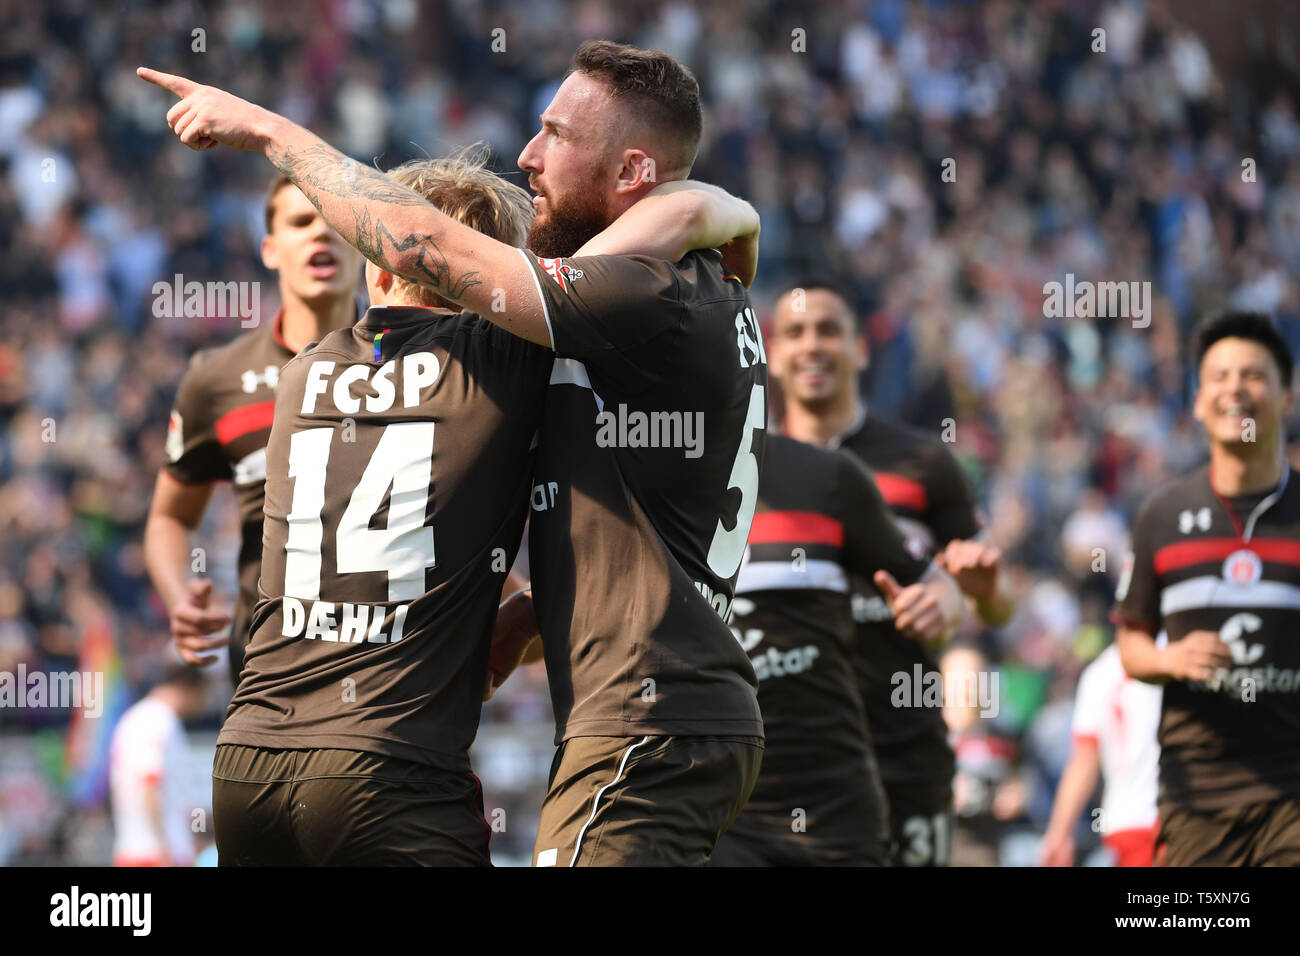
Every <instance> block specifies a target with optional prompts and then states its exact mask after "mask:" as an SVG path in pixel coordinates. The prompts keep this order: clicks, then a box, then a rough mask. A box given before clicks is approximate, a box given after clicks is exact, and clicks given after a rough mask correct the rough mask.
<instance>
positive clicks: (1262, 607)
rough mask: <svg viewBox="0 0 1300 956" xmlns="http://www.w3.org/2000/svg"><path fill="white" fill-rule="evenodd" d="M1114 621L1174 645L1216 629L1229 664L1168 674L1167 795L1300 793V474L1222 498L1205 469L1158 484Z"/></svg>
mask: <svg viewBox="0 0 1300 956" xmlns="http://www.w3.org/2000/svg"><path fill="white" fill-rule="evenodd" d="M1116 602H1117V604H1116V609H1115V618H1116V622H1117V623H1119V624H1121V625H1123V626H1126V627H1130V628H1134V629H1137V630H1142V631H1146V632H1147V633H1149V634H1151V635H1155V634H1157V633H1158V632H1160V631H1162V630H1163V631H1164V632H1165V634H1166V636H1167V637H1168V640H1169V641H1170V643H1174V642H1177V641H1181V640H1182V639H1183V638H1184V637H1186V636H1187V635H1188V634H1189V633H1191V632H1193V631H1215V632H1217V633H1218V635H1219V639H1220V640H1221V641H1223V643H1224V644H1226V645H1227V646H1228V648H1229V650H1231V652H1232V667H1230V668H1228V667H1222V668H1219V669H1218V670H1217V671H1216V672H1215V674H1214V676H1213V677H1212V678H1210V679H1209V680H1207V681H1168V682H1166V683H1165V684H1164V696H1163V706H1162V709H1161V714H1160V730H1159V734H1158V736H1159V740H1160V797H1159V799H1160V804H1161V806H1162V807H1163V808H1169V807H1179V808H1189V809H1193V810H1223V809H1226V808H1228V807H1243V806H1249V805H1250V804H1259V803H1267V802H1269V801H1272V800H1277V799H1279V798H1284V799H1292V800H1294V799H1296V798H1297V797H1300V642H1297V640H1296V633H1297V630H1300V483H1298V482H1297V481H1296V479H1295V476H1294V475H1293V474H1292V473H1291V470H1290V469H1289V468H1287V469H1286V470H1285V471H1284V472H1283V477H1282V482H1281V484H1280V485H1279V486H1278V487H1277V488H1276V489H1272V490H1271V491H1270V492H1269V493H1267V494H1264V493H1261V494H1255V495H1247V496H1243V497H1240V498H1224V497H1221V496H1219V495H1218V494H1217V493H1216V492H1215V490H1214V489H1213V488H1212V487H1211V485H1210V470H1209V467H1208V466H1207V467H1204V468H1200V469H1198V470H1197V471H1195V472H1193V473H1192V474H1190V475H1187V476H1185V477H1183V478H1179V479H1176V480H1174V481H1172V482H1170V483H1168V484H1166V485H1165V486H1164V487H1162V488H1160V489H1158V490H1157V491H1156V492H1154V493H1153V494H1152V495H1151V497H1150V498H1148V499H1147V500H1146V502H1145V503H1144V504H1143V505H1142V508H1141V509H1140V510H1139V512H1138V516H1137V520H1136V522H1135V523H1134V525H1133V549H1132V552H1131V553H1130V554H1129V556H1128V557H1127V559H1126V560H1125V562H1124V570H1123V574H1122V576H1121V579H1120V584H1119V588H1118V590H1117V593H1116Z"/></svg>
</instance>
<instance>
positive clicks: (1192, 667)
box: [1161, 631, 1232, 681]
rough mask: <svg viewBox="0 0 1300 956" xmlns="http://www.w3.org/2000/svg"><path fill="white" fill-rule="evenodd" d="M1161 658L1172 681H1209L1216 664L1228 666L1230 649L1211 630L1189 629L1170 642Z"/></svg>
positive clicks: (1229, 664)
mask: <svg viewBox="0 0 1300 956" xmlns="http://www.w3.org/2000/svg"><path fill="white" fill-rule="evenodd" d="M1161 657H1162V660H1163V662H1164V669H1165V673H1167V674H1168V675H1169V676H1170V677H1172V678H1173V679H1174V680H1191V681H1201V680H1209V679H1210V678H1212V677H1213V676H1214V672H1215V671H1216V670H1218V669H1219V668H1220V667H1231V666H1232V651H1230V650H1229V649H1228V645H1227V644H1225V643H1223V641H1221V640H1219V635H1218V634H1217V633H1216V632H1214V631H1192V632H1191V633H1190V634H1188V635H1186V636H1185V637H1183V638H1182V639H1181V640H1178V641H1170V642H1169V643H1168V644H1166V645H1165V647H1164V650H1163V651H1162V652H1161Z"/></svg>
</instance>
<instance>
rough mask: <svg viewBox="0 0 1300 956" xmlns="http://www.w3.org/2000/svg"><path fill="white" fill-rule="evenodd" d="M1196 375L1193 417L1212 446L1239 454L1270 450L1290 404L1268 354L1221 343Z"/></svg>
mask: <svg viewBox="0 0 1300 956" xmlns="http://www.w3.org/2000/svg"><path fill="white" fill-rule="evenodd" d="M1200 373H1201V377H1200V388H1199V389H1198V390H1197V393H1196V403H1195V406H1194V412H1195V415H1196V420H1197V421H1199V422H1200V423H1201V424H1202V425H1204V426H1205V430H1206V432H1207V433H1208V434H1209V436H1210V442H1211V443H1212V444H1215V445H1220V446H1224V447H1225V448H1226V449H1228V450H1232V451H1234V452H1235V453H1237V454H1242V453H1245V452H1248V451H1249V450H1250V449H1251V448H1252V447H1256V448H1262V449H1270V450H1271V449H1273V448H1274V447H1275V441H1276V438H1277V436H1278V430H1279V429H1280V427H1281V424H1282V420H1283V419H1284V418H1285V416H1286V414H1287V412H1288V411H1289V410H1290V408H1291V401H1292V399H1291V394H1290V392H1288V390H1287V389H1286V386H1284V385H1283V384H1282V376H1281V373H1280V372H1279V371H1278V368H1277V363H1276V362H1275V361H1274V359H1273V356H1272V353H1271V352H1269V350H1268V349H1267V348H1265V347H1264V346H1263V345H1262V344H1260V343H1259V342H1255V341H1253V340H1251V339H1241V338H1232V337H1228V338H1224V339H1220V340H1219V341H1217V342H1215V343H1214V344H1213V345H1212V346H1210V348H1209V349H1208V350H1207V351H1206V353H1205V358H1204V359H1203V360H1202V361H1201V370H1200ZM1252 422H1253V428H1252V427H1251V423H1252Z"/></svg>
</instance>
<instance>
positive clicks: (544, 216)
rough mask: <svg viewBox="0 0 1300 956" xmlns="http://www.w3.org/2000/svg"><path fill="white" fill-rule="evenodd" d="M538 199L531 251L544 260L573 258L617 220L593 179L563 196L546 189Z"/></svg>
mask: <svg viewBox="0 0 1300 956" xmlns="http://www.w3.org/2000/svg"><path fill="white" fill-rule="evenodd" d="M538 196H539V198H540V202H538V203H537V204H536V208H537V215H536V216H534V217H533V223H532V226H531V227H529V230H528V248H529V249H531V250H532V251H533V252H534V253H535V254H536V255H538V256H541V257H542V258H545V259H555V258H559V257H562V256H571V255H573V254H574V253H575V252H577V251H578V250H579V249H580V248H582V246H583V245H585V244H586V242H587V241H588V240H589V239H591V238H592V237H593V236H595V235H596V234H597V233H599V232H600V231H601V230H603V229H604V228H605V227H606V226H608V225H609V224H610V223H611V222H612V221H613V219H614V217H613V216H612V215H610V210H609V198H608V196H606V195H605V193H604V191H603V190H601V189H599V188H597V186H596V184H595V182H594V179H593V181H592V182H590V183H584V184H583V185H581V186H579V187H578V188H576V189H572V190H570V191H568V192H566V193H563V194H560V195H557V194H556V193H555V192H553V191H551V190H550V189H543V190H542V191H540V192H539V193H538Z"/></svg>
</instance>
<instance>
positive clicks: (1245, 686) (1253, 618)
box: [1188, 552, 1300, 701]
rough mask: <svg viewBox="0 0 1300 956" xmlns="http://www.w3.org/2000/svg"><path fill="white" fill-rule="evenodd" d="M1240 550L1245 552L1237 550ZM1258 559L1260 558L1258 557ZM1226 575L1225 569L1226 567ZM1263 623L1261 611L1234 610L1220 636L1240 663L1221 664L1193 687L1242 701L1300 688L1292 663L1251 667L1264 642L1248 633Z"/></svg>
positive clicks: (1259, 655)
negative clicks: (1212, 674)
mask: <svg viewBox="0 0 1300 956" xmlns="http://www.w3.org/2000/svg"><path fill="white" fill-rule="evenodd" d="M1237 553H1238V554H1240V553H1242V552H1237ZM1256 560H1258V558H1256ZM1225 577H1226V569H1225ZM1263 626H1264V622H1263V620H1262V619H1261V618H1260V617H1259V615H1258V614H1251V613H1250V612H1248V611H1243V612H1242V613H1240V614H1234V615H1232V617H1230V618H1228V619H1227V620H1226V621H1224V622H1223V626H1222V627H1221V628H1219V639H1220V640H1221V641H1223V643H1224V644H1226V645H1227V646H1228V650H1229V651H1231V652H1232V662H1233V663H1234V664H1236V665H1237V666H1236V667H1234V668H1232V669H1231V670H1229V669H1228V668H1226V667H1220V668H1218V669H1217V670H1216V671H1215V672H1214V676H1213V677H1211V678H1210V679H1209V680H1207V681H1189V682H1188V686H1190V687H1191V688H1192V689H1193V690H1208V691H1215V692H1222V693H1225V694H1227V695H1228V696H1229V697H1236V698H1239V699H1241V700H1243V701H1245V700H1254V699H1255V695H1256V694H1259V693H1270V694H1276V693H1282V694H1294V693H1297V692H1300V670H1296V669H1295V668H1289V667H1275V666H1274V665H1272V664H1269V665H1268V666H1266V667H1251V666H1250V665H1252V664H1255V663H1258V661H1259V660H1260V658H1262V657H1263V656H1264V645H1263V644H1252V643H1251V642H1250V640H1249V635H1251V634H1254V633H1255V632H1257V631H1259V630H1260V629H1261V628H1262V627H1263Z"/></svg>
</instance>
